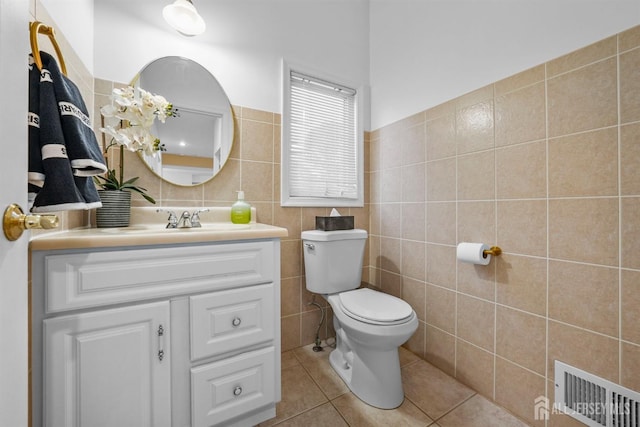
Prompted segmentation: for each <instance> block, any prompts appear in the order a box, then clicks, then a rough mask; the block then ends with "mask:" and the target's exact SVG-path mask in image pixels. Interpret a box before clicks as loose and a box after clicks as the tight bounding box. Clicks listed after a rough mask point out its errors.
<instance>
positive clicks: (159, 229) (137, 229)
mask: <svg viewBox="0 0 640 427" xmlns="http://www.w3.org/2000/svg"><path fill="white" fill-rule="evenodd" d="M249 228H251V224H234V223H232V222H212V223H208V224H202V227H194V228H166V227H165V225H164V224H136V225H131V226H129V227H116V228H97V229H96V230H98V231H99V232H101V233H106V234H143V233H197V232H203V231H233V230H247V229H249Z"/></svg>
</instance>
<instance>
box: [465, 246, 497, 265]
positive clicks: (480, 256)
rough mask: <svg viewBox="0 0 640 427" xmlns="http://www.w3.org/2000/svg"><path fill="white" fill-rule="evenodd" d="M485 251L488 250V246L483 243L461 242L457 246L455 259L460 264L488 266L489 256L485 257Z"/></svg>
mask: <svg viewBox="0 0 640 427" xmlns="http://www.w3.org/2000/svg"><path fill="white" fill-rule="evenodd" d="M487 249H489V246H487V245H485V244H484V243H468V242H462V243H459V244H458V248H457V249H456V257H457V258H458V259H459V260H460V261H462V262H468V263H471V264H479V265H488V264H489V263H490V262H491V255H487V256H486V257H485V255H484V251H485V250H487Z"/></svg>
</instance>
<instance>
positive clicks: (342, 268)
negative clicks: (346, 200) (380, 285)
mask: <svg viewBox="0 0 640 427" xmlns="http://www.w3.org/2000/svg"><path fill="white" fill-rule="evenodd" d="M366 242H367V232H366V230H359V229H355V230H336V231H321V230H309V231H303V232H302V246H303V247H302V250H303V252H304V268H305V274H306V282H307V289H308V290H309V291H310V292H314V293H317V294H334V293H336V292H343V291H348V290H351V289H356V288H357V287H358V286H360V280H361V278H362V259H363V257H364V247H365V244H366Z"/></svg>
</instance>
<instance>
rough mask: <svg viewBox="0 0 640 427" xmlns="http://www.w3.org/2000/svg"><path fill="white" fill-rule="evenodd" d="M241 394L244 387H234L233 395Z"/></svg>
mask: <svg viewBox="0 0 640 427" xmlns="http://www.w3.org/2000/svg"><path fill="white" fill-rule="evenodd" d="M241 394H242V387H240V386H238V387H236V388H234V389H233V395H234V396H240V395H241Z"/></svg>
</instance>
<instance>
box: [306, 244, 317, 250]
mask: <svg viewBox="0 0 640 427" xmlns="http://www.w3.org/2000/svg"><path fill="white" fill-rule="evenodd" d="M304 246H305V248H307V249H309V250H314V249H315V248H316V245H314V244H313V243H305V244H304Z"/></svg>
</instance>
